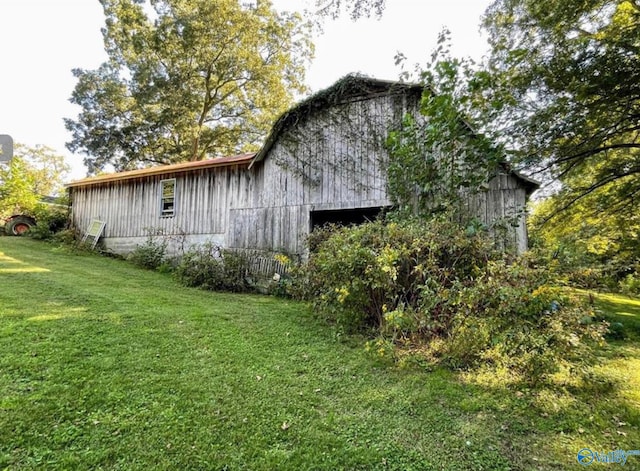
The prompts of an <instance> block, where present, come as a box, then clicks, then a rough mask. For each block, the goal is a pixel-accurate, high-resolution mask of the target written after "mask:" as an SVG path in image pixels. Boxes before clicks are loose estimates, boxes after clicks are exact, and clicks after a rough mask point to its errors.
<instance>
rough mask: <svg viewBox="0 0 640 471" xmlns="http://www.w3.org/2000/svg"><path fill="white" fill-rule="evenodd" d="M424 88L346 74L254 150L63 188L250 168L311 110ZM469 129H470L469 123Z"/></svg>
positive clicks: (528, 183) (285, 117) (533, 184)
mask: <svg viewBox="0 0 640 471" xmlns="http://www.w3.org/2000/svg"><path fill="white" fill-rule="evenodd" d="M423 91H424V85H421V84H417V83H406V82H397V81H390V80H380V79H374V78H370V77H365V76H361V75H355V74H350V75H347V76H345V77H343V78H342V79H340V80H338V81H337V82H336V83H334V84H333V85H331V86H330V87H328V88H326V89H323V90H321V91H319V92H317V93H315V94H313V95H311V96H310V97H308V98H306V99H305V100H303V101H301V102H300V103H298V104H297V105H295V106H294V107H293V108H291V109H289V110H288V111H286V112H285V113H284V114H282V115H281V116H280V118H278V120H277V121H276V122H275V124H274V125H273V127H272V129H271V132H270V133H269V135H268V136H267V138H266V139H265V142H264V144H263V145H262V147H261V148H260V150H259V151H258V152H256V153H246V154H239V155H234V156H228V157H217V158H213V159H207V160H201V161H196V162H183V163H178V164H171V165H161V166H156V167H150V168H145V169H139V170H131V171H125V172H118V173H112V174H105V175H99V176H95V177H89V178H85V179H82V180H77V181H74V182H71V183H69V184H68V185H67V187H78V186H86V185H98V184H104V183H108V182H115V181H126V180H131V179H138V178H143V177H147V176H152V175H163V176H170V175H174V174H179V173H184V172H191V171H197V170H201V169H208V168H215V167H223V166H232V165H240V166H247V168H251V167H252V166H254V165H255V164H256V163H258V162H261V161H263V160H264V159H265V158H266V157H267V155H268V154H269V151H270V150H271V148H272V147H273V145H274V144H275V143H276V142H277V140H278V138H279V137H280V135H281V134H282V133H283V131H285V130H286V129H289V128H291V127H294V126H295V125H296V124H298V123H299V122H301V121H303V120H304V119H306V118H307V116H309V115H310V114H313V113H314V112H317V111H321V110H326V109H328V108H331V107H333V106H336V105H342V104H346V103H354V102H357V101H361V100H369V99H372V98H375V97H376V96H392V95H403V94H406V93H410V94H416V95H420V94H422V92H423ZM469 129H470V130H471V132H474V131H473V129H472V128H471V127H470V126H469ZM504 170H505V171H507V172H509V173H511V174H512V175H513V176H514V177H516V178H517V179H518V180H520V182H521V184H522V185H523V187H524V188H526V190H527V193H528V194H531V193H533V192H534V191H535V190H537V189H538V188H539V186H540V184H539V183H538V182H537V181H535V180H533V179H531V178H529V177H527V176H525V175H523V174H521V173H519V172H516V171H513V170H510V168H509V166H508V165H507V164H505V165H504Z"/></svg>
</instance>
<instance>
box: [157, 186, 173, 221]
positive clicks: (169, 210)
mask: <svg viewBox="0 0 640 471" xmlns="http://www.w3.org/2000/svg"><path fill="white" fill-rule="evenodd" d="M175 202H176V179H175V178H172V179H171V180H161V181H160V216H162V217H170V216H173V215H174V214H175Z"/></svg>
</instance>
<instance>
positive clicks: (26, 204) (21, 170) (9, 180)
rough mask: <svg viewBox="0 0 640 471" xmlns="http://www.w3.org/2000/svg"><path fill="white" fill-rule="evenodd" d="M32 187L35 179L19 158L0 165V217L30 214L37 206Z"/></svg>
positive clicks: (36, 197) (36, 198) (35, 195)
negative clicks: (23, 213)
mask: <svg viewBox="0 0 640 471" xmlns="http://www.w3.org/2000/svg"><path fill="white" fill-rule="evenodd" d="M34 186H35V178H34V176H33V174H31V173H30V172H29V167H28V165H27V163H26V162H25V161H24V160H23V159H21V158H20V157H14V158H13V159H11V162H9V163H7V164H3V165H0V217H2V218H4V217H7V216H11V215H13V214H16V213H22V212H27V213H30V212H32V211H33V210H34V209H35V207H36V205H37V204H38V196H37V194H36V193H35V192H34V191H33V188H34Z"/></svg>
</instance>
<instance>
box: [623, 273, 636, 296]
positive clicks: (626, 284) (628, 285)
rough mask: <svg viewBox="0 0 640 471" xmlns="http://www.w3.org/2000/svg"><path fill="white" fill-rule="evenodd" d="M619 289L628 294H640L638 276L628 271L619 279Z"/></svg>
mask: <svg viewBox="0 0 640 471" xmlns="http://www.w3.org/2000/svg"><path fill="white" fill-rule="evenodd" d="M620 291H621V292H622V293H624V294H626V295H628V296H634V295H639V294H640V276H639V275H638V274H637V273H629V274H628V275H627V276H626V277H624V279H623V280H621V281H620Z"/></svg>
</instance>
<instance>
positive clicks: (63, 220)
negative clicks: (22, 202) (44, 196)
mask: <svg viewBox="0 0 640 471" xmlns="http://www.w3.org/2000/svg"><path fill="white" fill-rule="evenodd" d="M34 217H35V219H36V225H35V227H32V228H31V229H30V230H29V236H30V237H33V238H34V239H39V240H52V239H53V238H54V235H55V234H56V233H58V232H60V231H62V230H63V229H64V228H65V227H66V226H67V224H68V221H69V211H68V208H66V207H63V206H53V205H45V204H40V205H38V206H37V207H36V209H35V210H34Z"/></svg>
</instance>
